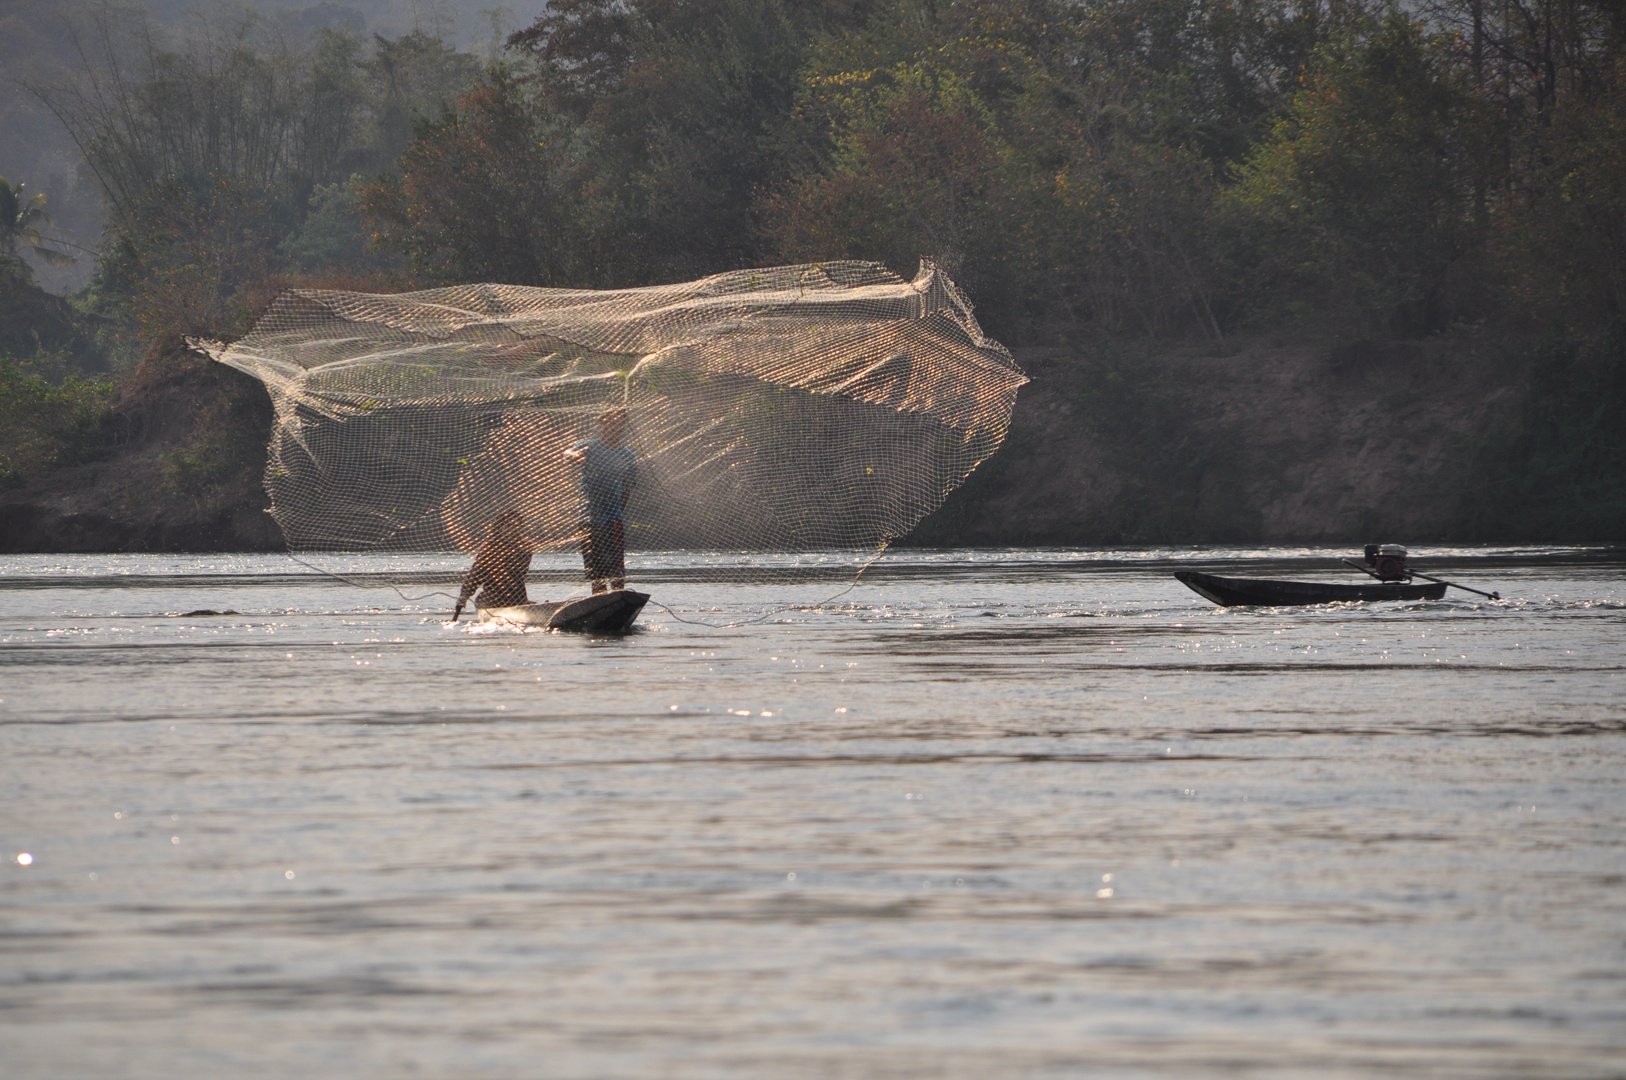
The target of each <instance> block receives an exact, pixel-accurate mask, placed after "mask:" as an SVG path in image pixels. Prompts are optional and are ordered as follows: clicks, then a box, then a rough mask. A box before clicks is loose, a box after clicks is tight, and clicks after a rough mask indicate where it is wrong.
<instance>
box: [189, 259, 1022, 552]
mask: <svg viewBox="0 0 1626 1080" xmlns="http://www.w3.org/2000/svg"><path fill="white" fill-rule="evenodd" d="M200 347H201V348H203V349H204V350H205V351H206V352H208V353H209V354H210V355H212V356H213V357H214V358H215V359H217V360H219V361H220V362H222V363H225V364H228V365H230V366H232V367H234V368H237V369H238V370H240V371H244V372H247V373H249V374H251V375H253V376H255V377H256V378H258V379H260V380H261V381H262V382H263V383H264V384H265V386H266V389H267V390H268V391H269V392H270V395H271V400H272V402H273V404H274V406H275V409H276V422H275V426H274V428H273V430H272V434H271V443H270V450H269V459H268V462H267V467H266V479H265V484H266V488H267V490H268V491H269V493H270V495H271V513H272V515H273V516H274V517H275V519H276V521H277V523H278V524H279V525H280V526H281V528H282V531H283V534H284V536H285V537H286V539H287V542H288V545H289V547H290V549H293V550H306V551H310V550H351V551H355V550H420V551H439V550H452V549H459V550H462V551H474V550H476V549H477V548H478V547H479V546H480V544H481V543H482V541H483V540H484V539H485V537H486V536H487V535H488V532H489V530H490V528H491V526H492V523H493V522H494V521H496V520H497V519H498V518H499V517H500V516H502V515H504V514H508V513H510V512H517V513H518V514H519V515H520V516H521V518H522V519H523V522H524V525H525V531H526V533H527V535H528V536H529V537H530V538H531V540H530V543H531V544H532V546H533V547H534V548H535V549H536V550H538V551H547V550H555V551H560V552H564V551H573V550H580V548H581V546H582V544H583V543H584V541H585V540H586V539H587V536H588V522H589V520H590V518H592V517H593V516H594V512H593V509H592V508H591V507H590V506H588V505H587V503H588V500H589V498H590V495H591V493H590V491H589V490H588V489H590V488H591V487H592V483H591V481H590V480H589V479H588V478H586V477H584V475H583V474H584V468H585V466H584V463H583V460H582V458H581V455H580V454H579V453H571V452H570V451H571V450H572V448H578V447H580V446H581V445H582V444H583V443H585V442H588V441H590V440H600V441H603V440H604V429H605V424H604V421H605V420H606V418H607V417H612V416H613V415H614V414H616V413H622V412H623V411H624V423H623V424H622V426H623V428H624V435H622V437H621V438H620V439H619V440H615V439H612V440H610V441H611V442H612V443H613V442H617V441H619V442H622V443H624V447H625V449H626V450H627V451H630V460H631V461H632V462H634V463H635V464H634V466H633V469H632V470H631V474H630V476H629V477H628V483H627V484H626V485H625V491H624V496H625V502H624V511H623V513H622V519H623V525H624V543H625V549H626V551H627V554H628V567H629V570H630V572H631V575H632V577H633V578H634V579H636V578H637V574H638V571H637V567H638V557H639V553H672V552H679V551H682V552H712V553H718V552H735V553H747V552H809V551H847V552H865V551H870V552H873V551H877V550H880V549H881V548H883V547H884V546H885V545H886V544H887V543H889V542H890V541H891V540H893V539H896V538H898V537H901V536H903V535H904V534H905V533H907V532H908V531H909V529H910V528H911V527H913V526H914V524H915V523H916V522H918V521H919V520H920V519H921V518H922V517H924V516H925V515H927V514H929V513H931V512H932V511H933V510H935V509H936V508H937V507H939V506H940V505H941V504H942V502H943V500H944V499H945V497H946V496H947V495H948V494H949V492H951V491H952V490H954V488H956V487H957V486H958V485H960V484H961V483H962V482H963V481H964V480H965V478H966V477H967V476H968V475H969V474H970V473H971V471H972V470H973V469H975V468H976V467H977V465H978V464H979V463H980V462H981V461H983V460H984V459H985V458H987V457H988V456H989V455H990V454H992V453H993V452H994V451H995V450H996V449H997V448H998V446H999V444H1000V441H1001V440H1002V439H1003V437H1004V435H1005V430H1006V427H1007V425H1008V423H1009V420H1010V415H1011V410H1012V407H1013V405H1014V403H1015V399H1016V392H1017V389H1018V388H1019V387H1020V386H1021V385H1022V384H1023V383H1024V382H1026V381H1027V380H1026V379H1025V378H1024V376H1023V375H1022V373H1021V372H1020V370H1019V369H1018V368H1017V366H1016V365H1015V363H1014V362H1013V361H1012V359H1011V356H1010V354H1009V353H1008V352H1007V351H1006V350H1005V349H1004V347H1003V346H1001V345H1000V344H999V343H997V342H995V341H993V340H992V339H990V338H988V337H987V336H985V335H984V334H983V332H982V330H981V328H980V327H979V326H978V325H977V322H976V320H975V319H974V318H973V317H972V314H971V305H970V304H969V303H968V302H967V300H966V298H965V297H964V296H963V295H962V294H961V293H960V291H959V290H958V289H957V288H956V287H955V286H954V284H953V283H952V282H951V281H949V279H948V278H947V276H945V275H944V274H943V273H942V272H941V271H940V270H938V269H937V268H936V267H934V266H932V265H931V264H930V263H922V265H921V268H920V272H919V274H918V275H917V276H916V277H915V279H914V280H913V281H905V280H903V279H902V278H900V277H898V276H897V275H895V274H893V273H892V272H890V271H889V270H887V269H886V268H885V267H883V266H881V265H879V264H876V263H865V262H835V263H823V264H818V265H805V266H785V267H775V268H772V269H762V270H744V271H737V272H733V273H727V274H719V275H716V276H713V277H708V278H704V279H701V280H699V281H694V282H686V283H682V284H676V285H664V286H655V287H650V288H639V289H622V290H606V291H588V290H574V289H540V288H524V287H519V286H511V285H461V286H453V287H449V288H442V289H431V290H426V291H422V292H411V293H403V294H399V295H372V294H364V293H355V292H342V291H331V290H294V291H291V292H288V293H285V294H284V295H283V296H282V297H281V298H279V299H278V300H277V301H276V303H275V304H273V306H272V307H271V309H270V310H269V311H268V312H267V313H266V314H265V315H264V316H263V317H262V318H261V319H260V320H259V322H258V323H257V324H256V325H255V327H254V328H253V330H252V331H251V332H250V333H249V335H248V336H247V337H245V338H243V339H242V340H240V341H237V342H236V343H234V344H232V345H230V346H223V345H220V344H218V343H213V342H207V343H200ZM584 481H586V482H585V483H584Z"/></svg>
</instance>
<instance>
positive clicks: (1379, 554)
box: [1366, 544, 1411, 581]
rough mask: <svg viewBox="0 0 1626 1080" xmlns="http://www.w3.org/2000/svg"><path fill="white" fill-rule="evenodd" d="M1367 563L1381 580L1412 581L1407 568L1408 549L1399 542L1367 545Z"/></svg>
mask: <svg viewBox="0 0 1626 1080" xmlns="http://www.w3.org/2000/svg"><path fill="white" fill-rule="evenodd" d="M1366 565H1367V566H1370V567H1371V568H1372V573H1373V575H1374V576H1376V577H1377V579H1378V580H1379V581H1410V580H1411V571H1410V570H1408V569H1406V549H1405V548H1403V547H1401V546H1400V545H1399V544H1368V545H1366Z"/></svg>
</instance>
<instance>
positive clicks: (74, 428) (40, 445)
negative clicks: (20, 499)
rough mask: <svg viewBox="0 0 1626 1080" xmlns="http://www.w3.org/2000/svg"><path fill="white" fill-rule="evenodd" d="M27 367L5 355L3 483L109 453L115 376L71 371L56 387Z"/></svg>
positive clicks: (0, 398) (0, 425) (0, 443)
mask: <svg viewBox="0 0 1626 1080" xmlns="http://www.w3.org/2000/svg"><path fill="white" fill-rule="evenodd" d="M28 367H29V365H27V364H24V363H21V362H19V361H16V360H12V359H8V358H0V487H20V486H21V485H23V484H24V483H26V482H28V480H29V479H31V478H32V477H34V476H37V475H38V474H40V473H43V472H47V471H49V470H51V469H54V468H59V467H61V466H64V465H78V464H81V463H83V462H86V461H93V460H95V459H97V458H99V457H101V456H103V455H104V454H105V453H106V451H107V438H106V434H105V430H104V428H105V421H106V419H107V417H108V414H109V406H108V402H109V398H110V397H111V395H112V391H113V382H112V380H111V379H108V378H105V377H96V378H82V377H80V376H78V375H69V376H68V377H67V378H66V379H65V380H64V381H63V382H62V385H60V386H54V385H52V384H51V383H49V382H47V381H46V380H45V379H43V378H41V377H40V376H39V375H36V374H34V373H33V372H32V371H29V370H28Z"/></svg>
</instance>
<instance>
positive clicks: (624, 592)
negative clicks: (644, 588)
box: [478, 589, 649, 634]
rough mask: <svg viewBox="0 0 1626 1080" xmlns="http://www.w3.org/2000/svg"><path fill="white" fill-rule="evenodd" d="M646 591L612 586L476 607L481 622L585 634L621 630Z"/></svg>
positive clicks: (627, 627)
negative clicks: (582, 593)
mask: <svg viewBox="0 0 1626 1080" xmlns="http://www.w3.org/2000/svg"><path fill="white" fill-rule="evenodd" d="M648 600H649V594H648V593H641V592H635V591H633V590H632V589H614V590H612V591H610V592H601V593H594V594H593V595H592V596H582V597H578V598H577V599H575V600H554V601H550V602H547V603H541V604H516V605H514V606H513V607H495V608H479V609H478V614H479V616H480V621H481V622H500V623H507V624H509V625H512V626H538V627H545V628H546V629H549V630H565V631H573V632H576V633H585V634H625V633H626V632H627V631H629V630H631V629H632V623H633V620H634V619H636V618H637V617H638V613H639V612H640V611H642V610H643V609H644V604H645V603H646V602H648Z"/></svg>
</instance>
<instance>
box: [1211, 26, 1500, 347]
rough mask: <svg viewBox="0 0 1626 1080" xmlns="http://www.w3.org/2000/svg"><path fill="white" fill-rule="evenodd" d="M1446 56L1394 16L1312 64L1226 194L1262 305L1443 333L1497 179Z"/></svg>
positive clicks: (1481, 124)
mask: <svg viewBox="0 0 1626 1080" xmlns="http://www.w3.org/2000/svg"><path fill="white" fill-rule="evenodd" d="M1452 44H1453V43H1452V42H1451V41H1450V39H1447V38H1444V37H1438V36H1436V37H1430V36H1428V35H1426V34H1425V33H1424V31H1423V28H1422V27H1421V26H1420V25H1419V24H1417V23H1415V22H1413V21H1411V20H1410V19H1407V18H1404V17H1401V16H1398V15H1392V16H1390V17H1388V18H1387V19H1385V20H1384V21H1383V22H1382V24H1381V25H1380V26H1378V27H1375V28H1374V29H1373V30H1372V32H1371V33H1370V34H1369V35H1365V36H1357V35H1340V36H1338V37H1335V38H1333V39H1331V40H1329V41H1327V42H1325V43H1323V44H1322V45H1321V46H1320V47H1319V48H1318V49H1317V50H1316V51H1315V53H1314V55H1313V56H1312V58H1311V62H1310V64H1309V66H1308V68H1307V70H1306V72H1305V74H1304V76H1303V77H1302V79H1301V80H1300V81H1301V89H1300V90H1299V92H1298V93H1297V94H1295V95H1294V97H1293V101H1292V104H1291V105H1290V106H1289V107H1288V110H1287V115H1286V116H1285V117H1284V118H1283V119H1282V120H1280V121H1279V122H1278V123H1277V124H1276V125H1275V127H1274V128H1273V129H1272V131H1271V132H1270V135H1269V137H1268V138H1267V139H1266V140H1265V141H1264V142H1263V143H1262V144H1261V145H1260V146H1259V147H1258V148H1257V149H1256V150H1255V151H1254V152H1253V153H1252V154H1251V155H1250V156H1249V157H1248V159H1247V161H1246V162H1245V163H1244V164H1243V165H1242V166H1241V167H1240V169H1239V170H1238V173H1237V182H1236V183H1235V184H1234V185H1233V186H1232V187H1231V189H1230V190H1229V191H1228V192H1227V194H1226V200H1225V202H1226V207H1227V209H1229V210H1230V211H1232V213H1234V214H1235V220H1234V223H1233V224H1234V227H1235V229H1236V231H1237V233H1239V234H1241V235H1242V236H1244V237H1245V239H1242V240H1241V241H1240V242H1239V244H1238V247H1239V250H1240V253H1242V254H1243V255H1244V256H1245V258H1244V259H1242V260H1241V261H1243V262H1244V263H1246V264H1251V266H1252V267H1253V268H1254V272H1255V273H1256V274H1257V275H1258V279H1257V281H1256V284H1255V286H1254V287H1255V289H1256V291H1259V292H1263V291H1265V290H1281V289H1285V290H1288V291H1290V292H1298V293H1301V294H1304V293H1307V294H1309V295H1310V296H1313V297H1315V298H1316V299H1318V300H1320V301H1322V302H1323V303H1325V304H1329V305H1332V304H1336V305H1339V306H1341V307H1344V308H1346V309H1353V313H1355V314H1357V315H1358V314H1361V313H1370V314H1376V315H1378V316H1380V317H1383V316H1387V321H1388V322H1389V324H1390V326H1391V327H1392V328H1393V329H1394V330H1396V331H1397V332H1401V333H1406V332H1412V333H1419V332H1429V331H1432V330H1437V329H1440V328H1442V327H1443V325H1445V323H1446V322H1448V321H1449V319H1448V316H1449V314H1450V307H1449V305H1448V303H1447V297H1446V295H1445V289H1446V288H1447V286H1448V284H1449V283H1450V282H1451V280H1452V271H1453V270H1454V269H1455V268H1456V267H1457V266H1458V264H1459V263H1460V262H1461V260H1463V259H1465V258H1468V257H1469V256H1471V255H1472V254H1473V253H1474V252H1475V250H1476V249H1477V247H1478V241H1479V240H1480V238H1481V236H1482V228H1481V225H1482V218H1483V214H1482V212H1480V210H1479V207H1478V206H1477V204H1476V196H1477V195H1478V193H1480V192H1482V191H1483V190H1484V187H1485V183H1486V180H1487V178H1488V175H1489V171H1490V167H1489V161H1488V155H1487V153H1486V151H1487V150H1488V149H1489V141H1488V139H1487V138H1486V135H1487V133H1488V132H1487V123H1486V118H1485V117H1484V116H1483V110H1482V108H1481V107H1480V106H1479V103H1478V102H1476V101H1475V99H1474V98H1473V96H1472V94H1471V93H1470V86H1469V84H1468V80H1467V73H1466V72H1465V71H1464V70H1462V68H1461V66H1460V64H1458V63H1457V58H1456V56H1455V55H1454V54H1453V52H1452Z"/></svg>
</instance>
